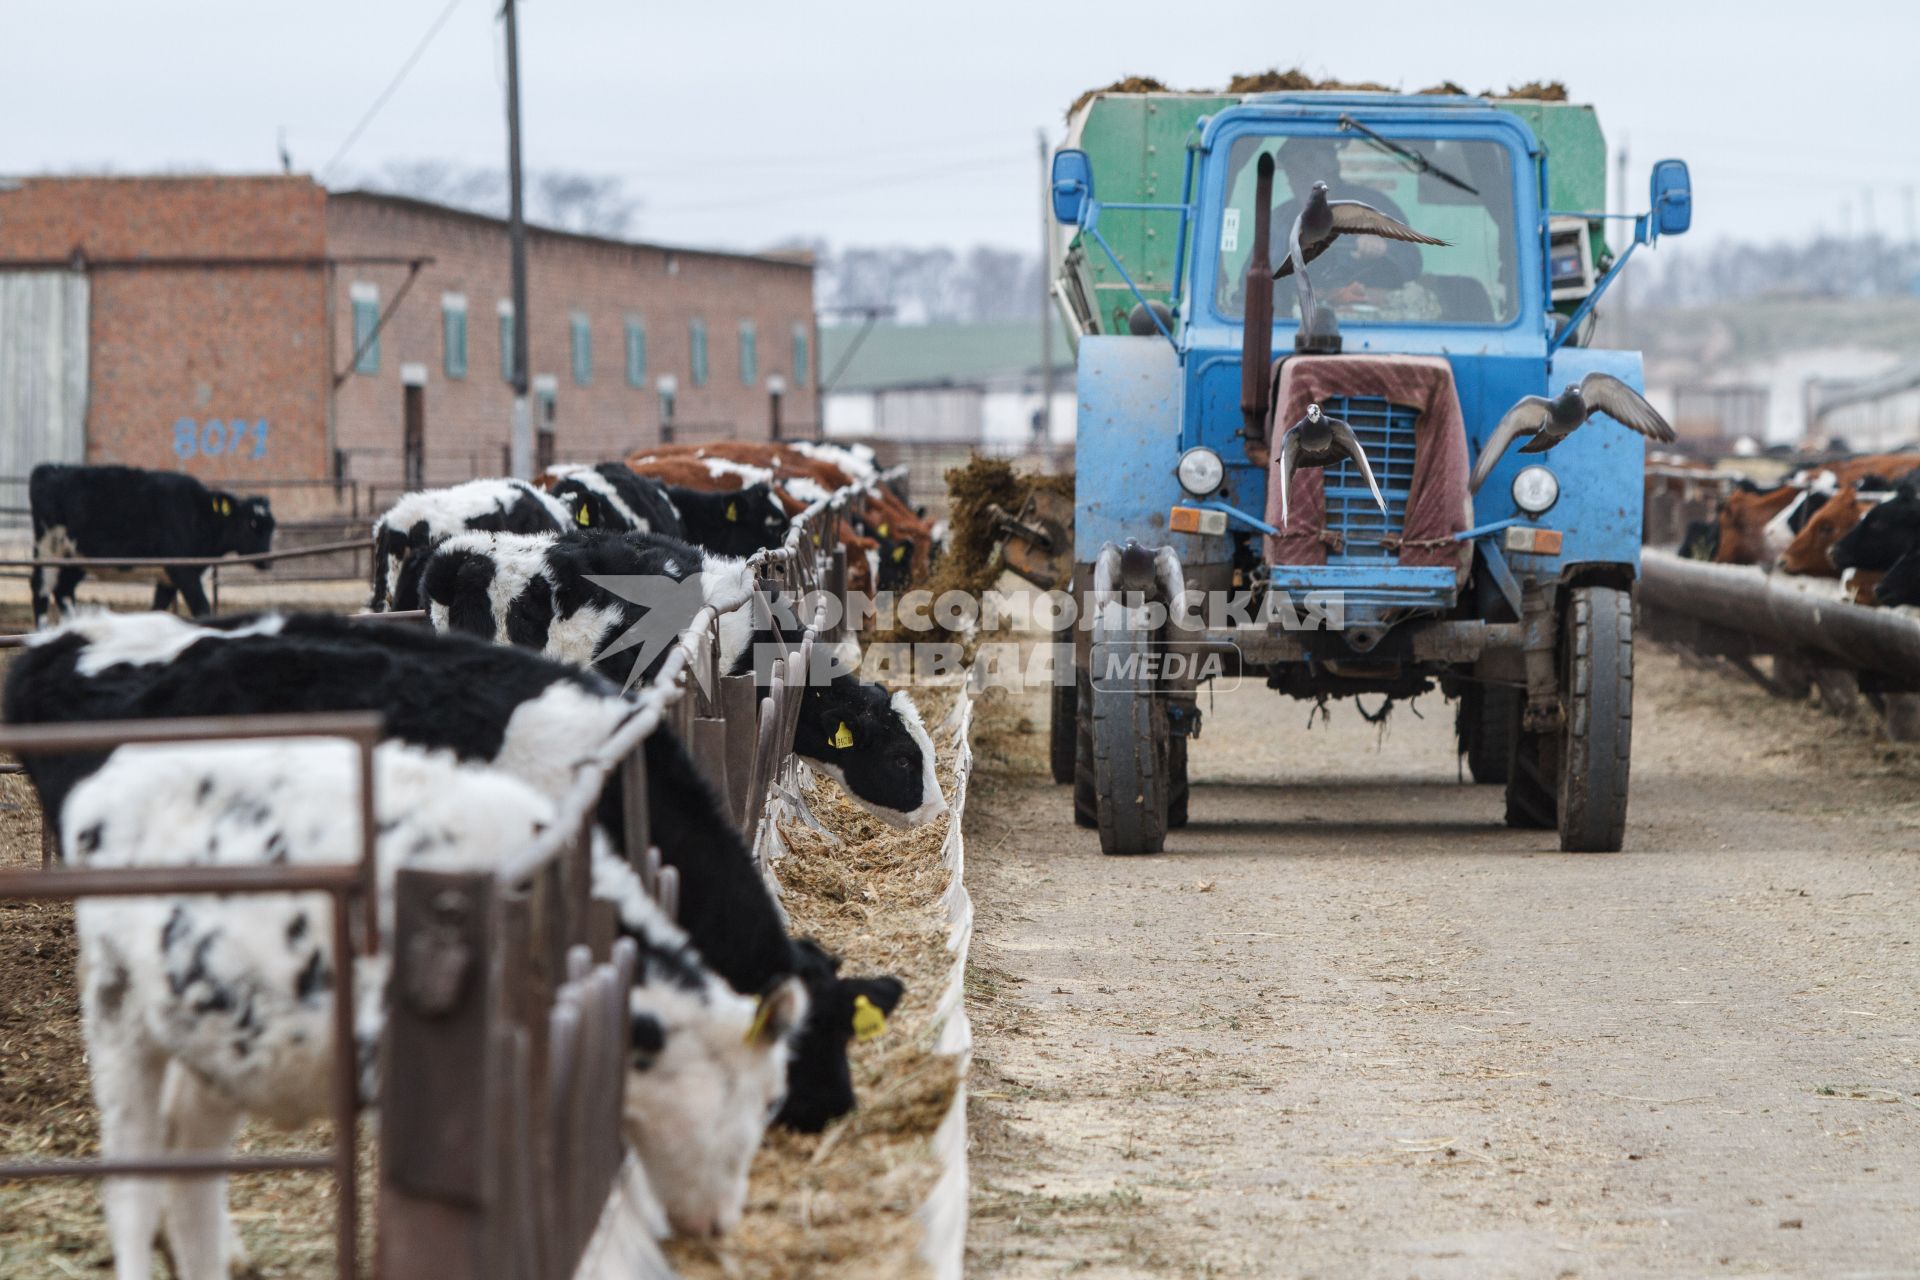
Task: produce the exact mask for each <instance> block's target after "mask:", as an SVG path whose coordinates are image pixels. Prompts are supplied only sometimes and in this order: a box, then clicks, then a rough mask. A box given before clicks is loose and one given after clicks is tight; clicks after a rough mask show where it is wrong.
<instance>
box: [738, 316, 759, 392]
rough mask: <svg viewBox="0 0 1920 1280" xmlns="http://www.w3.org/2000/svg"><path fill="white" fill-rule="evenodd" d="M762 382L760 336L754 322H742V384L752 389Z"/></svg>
mask: <svg viewBox="0 0 1920 1280" xmlns="http://www.w3.org/2000/svg"><path fill="white" fill-rule="evenodd" d="M759 380H760V335H759V333H758V332H757V331H756V330H755V329H754V327H753V321H751V320H742V321H741V322H740V383H741V385H742V386H747V387H750V386H752V385H753V384H754V383H756V382H758V381H759Z"/></svg>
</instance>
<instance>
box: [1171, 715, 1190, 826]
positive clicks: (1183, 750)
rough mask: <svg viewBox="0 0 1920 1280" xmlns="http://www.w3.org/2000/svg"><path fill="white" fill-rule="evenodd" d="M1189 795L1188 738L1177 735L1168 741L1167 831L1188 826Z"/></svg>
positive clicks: (1183, 735)
mask: <svg viewBox="0 0 1920 1280" xmlns="http://www.w3.org/2000/svg"><path fill="white" fill-rule="evenodd" d="M1187 794H1188V790H1187V738H1186V735H1185V734H1176V735H1174V736H1173V737H1171V738H1169V739H1168V740H1167V830H1169V831H1178V830H1179V829H1180V828H1181V827H1184V826H1186V825H1187Z"/></svg>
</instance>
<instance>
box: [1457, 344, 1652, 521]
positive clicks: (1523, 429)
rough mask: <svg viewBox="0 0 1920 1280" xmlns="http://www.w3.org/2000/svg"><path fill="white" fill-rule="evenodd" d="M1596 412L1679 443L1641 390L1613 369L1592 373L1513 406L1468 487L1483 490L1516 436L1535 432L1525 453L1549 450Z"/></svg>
mask: <svg viewBox="0 0 1920 1280" xmlns="http://www.w3.org/2000/svg"><path fill="white" fill-rule="evenodd" d="M1596 413H1604V414H1606V415H1607V416H1608V417H1609V418H1612V419H1613V420H1614V421H1615V422H1618V423H1619V424H1620V425H1621V426H1623V427H1626V428H1627V429H1628V430H1630V431H1637V432H1639V433H1640V434H1641V435H1643V436H1646V437H1647V438H1648V439H1650V440H1658V441H1660V442H1661V443H1662V444H1671V443H1672V442H1673V428H1672V427H1671V426H1669V425H1667V420H1666V419H1665V418H1663V417H1661V416H1660V413H1659V411H1658V410H1657V409H1655V408H1654V407H1653V406H1652V405H1650V404H1648V403H1647V401H1646V398H1645V397H1644V396H1642V395H1641V394H1640V393H1639V392H1638V391H1635V390H1634V389H1633V388H1632V387H1630V386H1628V385H1627V384H1626V383H1624V382H1622V381H1620V379H1618V378H1616V377H1614V376H1612V375H1611V374H1606V373H1590V374H1588V375H1587V376H1586V377H1584V378H1582V379H1580V381H1579V382H1576V383H1572V384H1570V385H1569V386H1568V387H1567V389H1566V390H1565V391H1562V392H1561V393H1560V394H1559V395H1557V396H1555V397H1554V398H1553V399H1551V400H1548V399H1547V398H1546V397H1544V396H1526V397H1523V398H1522V399H1521V401H1520V403H1519V404H1516V405H1515V406H1513V408H1511V409H1509V410H1507V416H1506V417H1504V418H1502V419H1500V425H1499V426H1497V427H1495V428H1494V429H1493V437H1492V439H1490V440H1488V441H1487V447H1486V448H1484V449H1482V450H1481V451H1480V457H1479V459H1478V460H1477V461H1476V462H1475V463H1474V464H1473V479H1472V480H1470V481H1468V483H1467V488H1468V491H1469V492H1472V493H1478V492H1480V486H1481V485H1482V484H1484V483H1485V482H1486V479H1487V477H1488V476H1489V475H1490V474H1492V472H1493V468H1494V464H1495V463H1497V462H1499V461H1500V457H1501V455H1502V454H1504V453H1506V451H1507V447H1508V446H1509V445H1511V444H1512V443H1513V439H1514V437H1515V436H1532V437H1533V439H1531V440H1529V441H1527V443H1525V444H1523V445H1521V446H1520V452H1522V453H1545V452H1546V451H1547V450H1549V449H1551V448H1553V446H1555V445H1557V444H1559V443H1560V442H1561V441H1562V440H1565V439H1566V438H1567V437H1568V436H1570V435H1572V434H1573V432H1574V429H1575V428H1576V427H1578V426H1579V425H1580V424H1581V423H1583V422H1585V421H1586V420H1587V419H1588V418H1591V417H1592V416H1593V415H1594V414H1596Z"/></svg>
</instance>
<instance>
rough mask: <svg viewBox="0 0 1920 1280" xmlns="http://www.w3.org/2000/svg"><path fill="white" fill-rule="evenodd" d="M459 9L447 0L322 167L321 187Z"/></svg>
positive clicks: (450, 0)
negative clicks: (444, 6) (344, 139)
mask: <svg viewBox="0 0 1920 1280" xmlns="http://www.w3.org/2000/svg"><path fill="white" fill-rule="evenodd" d="M459 7H460V0H447V7H446V8H444V9H442V10H441V11H440V16H439V17H437V18H435V19H434V20H433V25H432V26H430V27H428V28H427V34H425V35H424V36H421V37H420V43H419V44H417V45H415V46H413V52H412V53H410V54H408V55H407V60H406V61H405V62H403V63H401V64H400V70H399V71H397V72H395V73H394V76H393V79H392V80H390V81H388V82H387V87H386V88H384V89H382V90H381V91H380V96H379V97H377V98H375V99H374V100H373V105H372V106H370V107H368V108H367V113H366V114H365V115H363V116H361V117H360V123H358V124H356V125H354V126H353V130H352V132H350V133H348V134H347V140H346V141H345V142H343V143H341V144H340V149H339V150H338V151H336V152H334V153H333V159H331V160H329V161H327V163H326V164H325V165H323V166H322V167H321V169H320V185H321V186H325V185H326V184H327V175H328V174H330V173H332V172H333V166H335V165H337V164H339V163H340V161H341V159H342V158H343V157H345V155H346V154H347V151H348V150H349V149H350V148H351V147H352V146H353V144H354V143H356V142H358V141H359V140H360V135H361V134H362V133H363V132H365V131H366V127H367V126H368V125H370V124H372V123H373V118H374V117H375V116H377V115H379V114H380V108H382V107H384V106H386V105H387V99H388V98H391V97H392V96H393V93H394V90H396V89H398V88H399V87H400V82H401V81H403V80H405V79H406V78H407V73H408V72H409V71H412V70H413V67H414V64H415V63H417V62H419V61H420V56H421V55H422V54H424V53H425V52H426V51H427V46H428V45H430V44H432V43H433V38H434V37H435V36H437V35H439V34H440V28H442V27H444V26H446V25H447V19H448V18H451V17H452V16H453V11H454V10H455V9H458V8H459Z"/></svg>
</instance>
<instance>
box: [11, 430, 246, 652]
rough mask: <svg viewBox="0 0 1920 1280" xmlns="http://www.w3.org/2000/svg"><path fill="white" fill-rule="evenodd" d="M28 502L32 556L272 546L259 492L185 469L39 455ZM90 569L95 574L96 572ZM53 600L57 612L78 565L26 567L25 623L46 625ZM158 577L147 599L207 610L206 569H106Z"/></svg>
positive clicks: (159, 605)
mask: <svg viewBox="0 0 1920 1280" xmlns="http://www.w3.org/2000/svg"><path fill="white" fill-rule="evenodd" d="M27 501H28V504H29V505H30V506H31V507H32V510H33V553H34V556H35V557H36V558H39V559H48V560H52V559H67V558H73V557H102V558H104V557H109V556H128V557H138V558H142V559H147V558H161V557H175V556H179V557H187V556H222V555H229V554H232V555H238V556H242V557H245V556H256V555H263V554H265V553H266V552H268V551H271V550H273V509H272V507H271V506H270V505H269V504H268V502H267V500H266V499H265V498H244V497H238V496H236V495H234V494H231V493H226V492H223V491H221V490H219V489H209V488H207V487H206V486H205V485H203V484H201V483H200V482H199V481H198V480H196V479H194V478H193V477H192V476H189V475H181V474H180V473H178V472H173V471H142V470H140V469H139V468H137V467H70V466H65V465H62V464H59V463H52V462H46V463H42V464H40V465H39V466H37V467H35V468H34V469H33V474H32V475H30V476H29V477H28V478H27ZM95 572H101V571H99V570H96V571H95ZM49 573H52V574H54V581H53V590H52V592H51V604H52V606H53V608H54V609H55V610H57V611H58V612H59V614H60V615H61V616H62V617H64V616H66V615H68V614H70V613H71V612H72V611H73V593H74V589H75V588H76V587H78V586H79V585H80V583H81V581H82V579H84V578H85V577H86V576H87V570H85V569H79V568H66V569H57V570H49V569H40V568H35V569H34V570H33V572H32V582H33V624H34V626H35V627H41V626H44V625H46V622H47V618H48V611H49V609H48V606H49V592H48V591H47V587H46V578H47V575H48V574H49ZM122 574H126V575H130V576H135V577H152V578H156V579H158V582H157V584H156V585H155V587H154V589H153V607H154V608H156V609H169V608H172V607H173V600H174V595H175V593H176V592H177V593H178V594H180V595H181V596H184V597H185V598H186V602H187V608H188V609H190V610H192V611H193V616H194V617H196V618H202V617H205V616H206V615H208V614H210V613H212V612H213V606H212V605H211V604H209V603H208V601H207V593H206V591H205V590H204V589H203V588H202V586H201V580H202V579H203V578H204V577H205V575H206V570H205V569H191V568H189V569H164V570H163V569H136V570H123V571H107V572H105V573H103V574H102V576H114V577H119V576H122Z"/></svg>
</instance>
